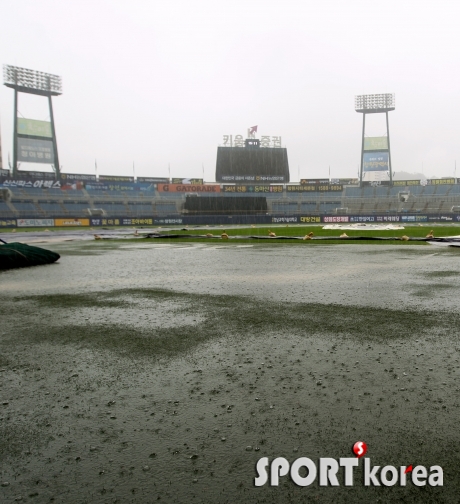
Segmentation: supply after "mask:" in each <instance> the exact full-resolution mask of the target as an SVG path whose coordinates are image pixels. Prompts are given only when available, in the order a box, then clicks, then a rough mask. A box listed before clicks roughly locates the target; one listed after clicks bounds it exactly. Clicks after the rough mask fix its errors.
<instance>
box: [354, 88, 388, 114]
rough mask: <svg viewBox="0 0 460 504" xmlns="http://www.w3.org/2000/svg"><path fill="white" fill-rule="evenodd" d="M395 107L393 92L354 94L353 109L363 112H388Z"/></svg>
mask: <svg viewBox="0 0 460 504" xmlns="http://www.w3.org/2000/svg"><path fill="white" fill-rule="evenodd" d="M394 109H395V95H394V93H384V94H370V95H358V96H355V110H356V112H361V113H365V114H372V113H378V112H390V111H391V110H394Z"/></svg>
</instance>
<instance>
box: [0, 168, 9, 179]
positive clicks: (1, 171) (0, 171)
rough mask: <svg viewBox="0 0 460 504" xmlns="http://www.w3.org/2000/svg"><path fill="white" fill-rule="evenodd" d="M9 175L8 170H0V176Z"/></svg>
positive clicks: (6, 176)
mask: <svg viewBox="0 0 460 504" xmlns="http://www.w3.org/2000/svg"><path fill="white" fill-rule="evenodd" d="M9 176H10V170H0V178H8V177H9Z"/></svg>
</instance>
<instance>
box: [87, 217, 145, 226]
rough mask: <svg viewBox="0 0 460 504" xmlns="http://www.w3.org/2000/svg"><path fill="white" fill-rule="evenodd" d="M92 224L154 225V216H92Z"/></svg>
mask: <svg viewBox="0 0 460 504" xmlns="http://www.w3.org/2000/svg"><path fill="white" fill-rule="evenodd" d="M90 222H91V226H152V225H153V224H154V221H153V218H151V217H149V218H141V219H138V218H131V217H116V218H115V217H114V218H110V219H107V218H106V217H100V218H91V219H90Z"/></svg>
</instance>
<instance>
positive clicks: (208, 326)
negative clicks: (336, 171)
mask: <svg viewBox="0 0 460 504" xmlns="http://www.w3.org/2000/svg"><path fill="white" fill-rule="evenodd" d="M4 81H5V85H6V86H7V87H9V88H11V89H13V90H14V93H15V104H16V103H17V95H18V94H19V93H29V94H36V95H38V96H41V97H45V98H47V99H48V103H49V111H50V120H49V121H41V120H40V121H39V120H36V119H28V118H24V117H18V114H17V110H16V105H15V114H14V130H13V131H14V134H13V139H12V140H13V159H12V162H11V163H10V164H9V166H8V167H7V168H5V167H0V168H1V171H0V266H2V262H3V265H6V259H4V257H6V256H2V251H6V250H8V249H9V251H10V255H11V256H12V257H14V258H15V259H17V260H18V263H17V264H16V266H18V267H11V268H6V267H5V268H2V267H0V269H5V270H6V271H0V286H1V289H0V319H1V321H2V324H1V327H0V394H1V396H0V408H1V409H0V453H1V454H2V455H1V457H0V500H2V502H21V501H23V502H35V503H45V502H59V503H61V502H62V503H66V504H73V503H75V504H80V503H83V502H85V503H86V502H87V503H109V502H110V503H116V502H118V503H125V502H126V503H128V502H131V503H139V504H144V503H151V502H165V503H196V504H201V503H216V504H229V503H235V502H240V503H241V504H246V503H248V504H249V503H251V504H253V503H261V504H262V503H273V504H275V503H276V504H278V503H281V504H284V503H286V504H288V503H291V502H323V503H334V504H335V503H337V504H339V503H346V504H352V503H353V504H354V503H357V502H380V503H393V502H404V503H413V504H420V503H455V502H459V495H460V477H459V474H458V467H459V463H460V456H459V454H458V452H457V450H456V449H455V447H456V446H458V443H459V441H460V435H459V429H458V415H459V408H460V401H459V394H458V393H459V373H460V343H459V337H458V328H459V327H460V315H459V311H458V300H459V299H460V283H459V278H460V269H459V255H458V254H459V249H458V245H459V237H458V235H459V234H460V233H459V227H458V224H459V223H460V179H457V178H432V179H420V180H418V179H417V180H398V179H395V177H394V169H393V167H392V161H391V149H390V135H389V123H388V114H389V112H391V111H392V110H394V107H395V105H394V103H395V102H394V95H392V94H382V95H360V96H357V97H356V98H355V110H356V112H358V113H360V114H362V116H363V130H362V136H361V139H360V144H361V157H360V160H361V166H360V171H359V176H358V177H356V178H354V177H351V178H346V179H345V178H338V179H331V178H322V179H313V178H312V179H300V180H298V181H292V180H291V179H292V175H291V173H290V169H289V158H288V150H287V148H285V147H283V144H282V143H281V137H264V136H261V137H260V138H258V137H257V127H251V128H249V129H248V132H247V136H246V138H243V137H242V136H241V135H238V136H235V137H231V136H226V137H224V141H223V145H219V146H216V148H217V151H216V167H215V181H205V180H203V178H200V177H199V174H197V178H188V179H184V178H174V177H170V176H169V177H167V178H165V177H157V176H156V175H155V174H152V176H149V177H137V178H136V177H134V176H129V175H126V176H120V175H116V174H113V175H97V174H96V173H89V172H90V171H91V170H87V169H84V168H83V169H82V170H81V173H64V172H63V171H62V170H61V169H60V166H61V165H60V162H59V158H58V149H57V140H56V138H57V137H56V129H58V128H55V125H54V120H53V112H52V98H54V97H56V96H58V95H60V94H61V93H62V87H61V82H60V78H59V77H58V76H55V75H51V74H43V73H42V72H35V71H32V70H27V69H23V68H19V67H11V66H6V67H5V70H4ZM368 114H382V116H384V117H385V119H386V125H387V133H386V135H384V136H380V137H368V136H366V134H365V121H366V116H367V115H368ZM358 139H359V135H358ZM4 148H5V147H4ZM0 160H1V155H0ZM31 163H35V166H37V164H39V165H40V166H42V167H43V168H42V169H41V170H40V171H34V170H32V169H30V168H29V170H25V169H24V167H25V166H28V167H29V166H30V164H31ZM45 168H46V169H45ZM85 172H86V173H85ZM133 228H134V229H133ZM255 238H256V239H257V240H256V239H255ZM372 240H374V241H372ZM14 241H16V242H18V243H16V242H14ZM12 242H13V243H12ZM275 244H276V246H275ZM294 244H296V245H297V246H293V245H294ZM313 244H314V245H315V246H311V245H313ZM376 244H383V245H384V246H376ZM431 245H448V246H443V247H440V246H431ZM451 245H452V246H451ZM27 247H30V250H32V249H33V250H32V252H34V253H35V254H37V253H38V252H39V251H40V249H41V251H42V252H43V250H44V253H49V254H51V253H52V254H53V256H52V259H50V260H49V261H48V263H47V264H44V262H43V261H42V260H41V258H38V259H36V262H35V263H33V262H32V255H31V256H30V257H29V256H28V254H29V249H28V248H27ZM37 249H38V252H37ZM30 253H31V252H30ZM19 259H20V262H19ZM33 264H35V265H34V266H33V267H22V266H32V265H33ZM19 266H21V267H19Z"/></svg>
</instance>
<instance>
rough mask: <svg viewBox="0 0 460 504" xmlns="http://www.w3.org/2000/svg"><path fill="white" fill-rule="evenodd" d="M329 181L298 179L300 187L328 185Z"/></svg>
mask: <svg viewBox="0 0 460 504" xmlns="http://www.w3.org/2000/svg"><path fill="white" fill-rule="evenodd" d="M330 183H331V181H330V180H329V179H300V185H305V184H309V185H311V184H321V185H324V184H330Z"/></svg>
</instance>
